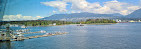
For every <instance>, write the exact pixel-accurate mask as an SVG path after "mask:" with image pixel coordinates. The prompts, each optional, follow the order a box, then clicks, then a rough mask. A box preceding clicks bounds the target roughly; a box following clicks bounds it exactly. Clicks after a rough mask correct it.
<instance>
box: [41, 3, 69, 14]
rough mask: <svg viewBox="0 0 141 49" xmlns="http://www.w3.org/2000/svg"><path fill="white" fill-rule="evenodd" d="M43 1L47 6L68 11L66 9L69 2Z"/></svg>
mask: <svg viewBox="0 0 141 49" xmlns="http://www.w3.org/2000/svg"><path fill="white" fill-rule="evenodd" d="M41 3H42V4H44V5H46V6H51V7H55V8H58V9H59V11H60V12H64V11H67V10H66V6H67V4H66V2H64V1H50V2H41Z"/></svg>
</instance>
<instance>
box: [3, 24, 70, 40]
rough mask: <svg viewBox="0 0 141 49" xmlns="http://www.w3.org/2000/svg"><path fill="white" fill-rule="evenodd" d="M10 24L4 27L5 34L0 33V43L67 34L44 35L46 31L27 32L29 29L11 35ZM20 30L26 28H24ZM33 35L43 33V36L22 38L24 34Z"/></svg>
mask: <svg viewBox="0 0 141 49" xmlns="http://www.w3.org/2000/svg"><path fill="white" fill-rule="evenodd" d="M10 26H11V25H10V24H6V25H5V27H6V29H5V32H4V31H1V32H0V41H21V40H25V39H32V38H39V37H48V36H55V35H62V34H67V33H68V32H54V33H46V31H44V30H41V31H37V32H28V31H30V29H20V30H16V31H15V32H16V33H13V32H14V31H13V30H10ZM21 28H26V27H25V26H24V27H23V26H22V27H21ZM35 33H44V35H36V36H29V37H24V34H35Z"/></svg>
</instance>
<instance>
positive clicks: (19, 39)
mask: <svg viewBox="0 0 141 49" xmlns="http://www.w3.org/2000/svg"><path fill="white" fill-rule="evenodd" d="M62 34H67V32H63V33H58V32H57V33H51V34H44V35H37V36H30V37H20V38H17V39H13V40H10V41H22V40H26V39H33V38H39V37H48V36H55V35H62Z"/></svg>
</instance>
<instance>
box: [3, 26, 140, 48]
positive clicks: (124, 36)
mask: <svg viewBox="0 0 141 49" xmlns="http://www.w3.org/2000/svg"><path fill="white" fill-rule="evenodd" d="M140 28H141V23H120V24H112V25H85V26H76V25H65V26H48V27H28V29H31V31H32V32H36V31H40V30H46V31H47V33H49V32H54V31H64V32H69V34H66V35H57V36H51V37H42V38H35V39H29V40H24V41H13V42H0V49H141V47H140V45H141V44H140V43H141V33H140V32H141V30H140ZM36 35H40V34H36ZM28 36H29V35H28Z"/></svg>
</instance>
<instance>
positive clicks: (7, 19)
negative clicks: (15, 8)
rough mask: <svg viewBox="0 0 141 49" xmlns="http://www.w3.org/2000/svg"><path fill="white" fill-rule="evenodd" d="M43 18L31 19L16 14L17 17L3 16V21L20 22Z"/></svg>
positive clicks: (30, 17) (35, 18)
mask: <svg viewBox="0 0 141 49" xmlns="http://www.w3.org/2000/svg"><path fill="white" fill-rule="evenodd" d="M40 18H43V17H41V16H36V17H32V16H22V15H21V14H17V15H4V16H3V21H21V20H37V19H40Z"/></svg>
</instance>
